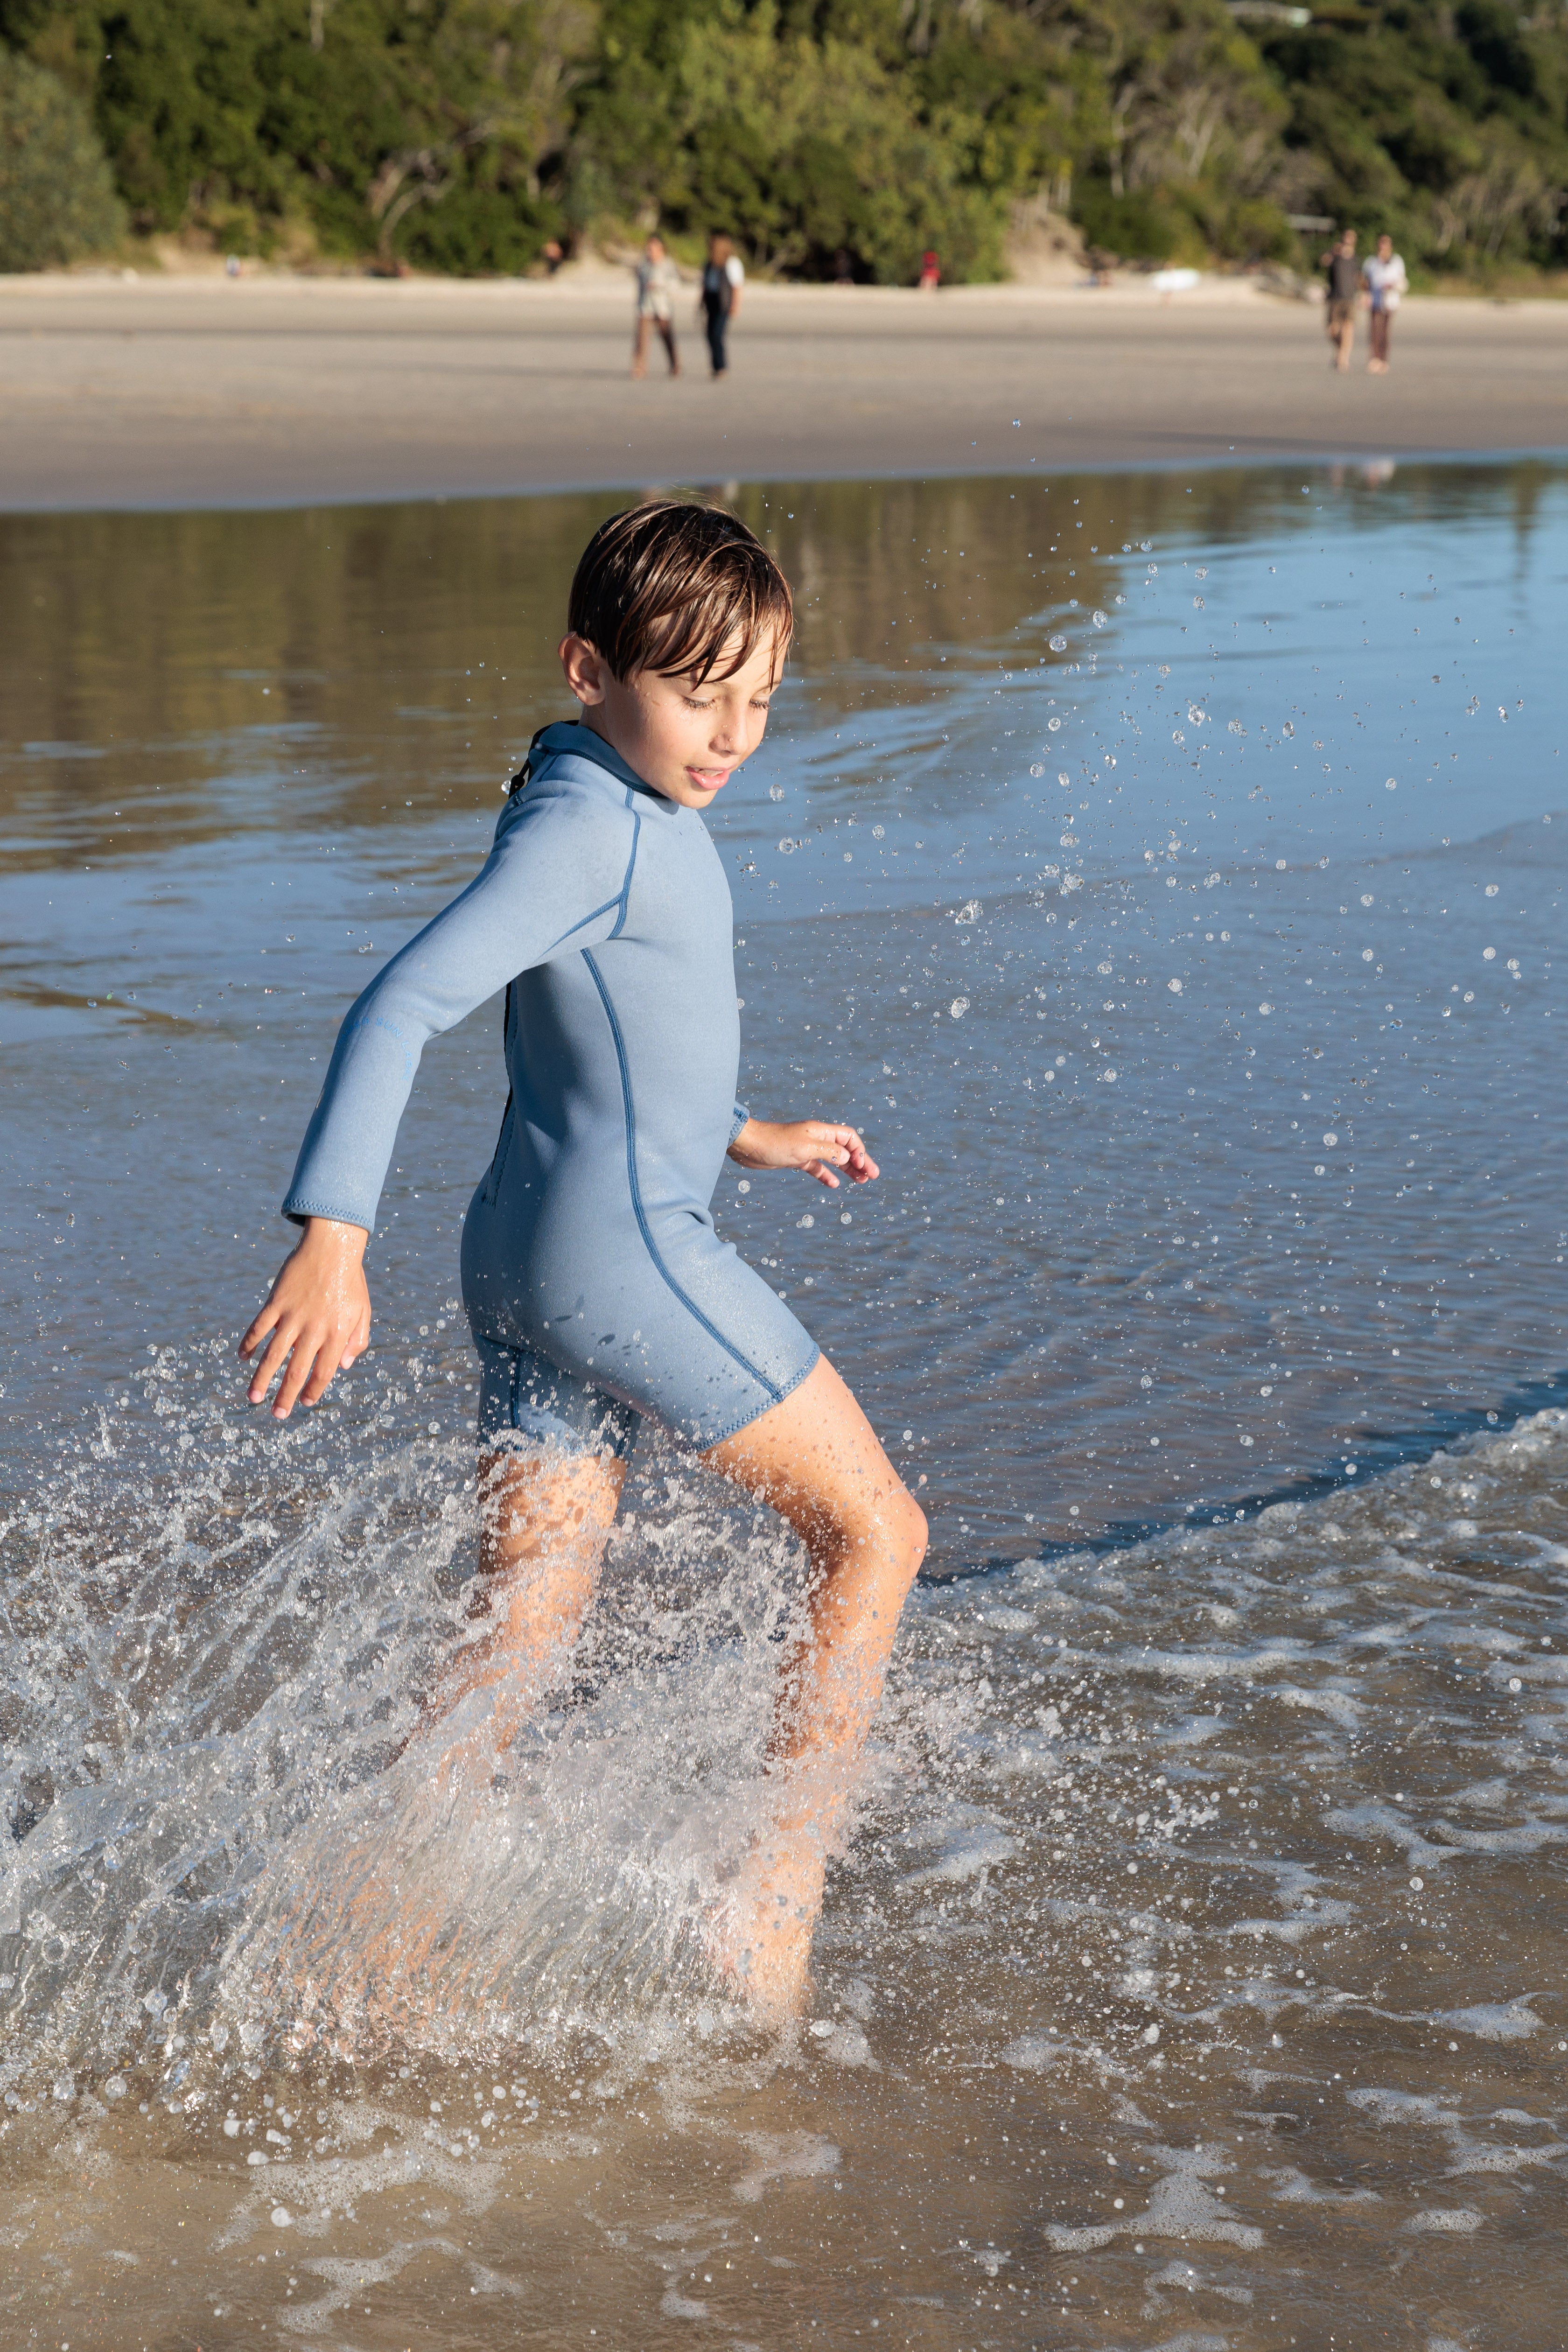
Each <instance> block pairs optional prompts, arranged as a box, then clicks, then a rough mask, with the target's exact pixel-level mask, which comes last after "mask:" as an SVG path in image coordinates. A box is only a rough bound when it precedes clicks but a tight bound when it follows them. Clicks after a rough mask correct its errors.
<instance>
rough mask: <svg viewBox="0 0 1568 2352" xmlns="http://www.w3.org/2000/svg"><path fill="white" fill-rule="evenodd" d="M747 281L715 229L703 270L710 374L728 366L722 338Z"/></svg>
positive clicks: (736, 257) (726, 240)
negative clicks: (711, 364) (710, 363)
mask: <svg viewBox="0 0 1568 2352" xmlns="http://www.w3.org/2000/svg"><path fill="white" fill-rule="evenodd" d="M745 282H746V268H745V264H744V262H742V259H741V257H740V255H739V254H738V253H737V252H736V250H735V248H734V247H733V246H732V245H731V242H730V240H729V238H728V237H727V236H721V234H720V233H719V231H718V230H717V229H716V230H715V231H714V233H713V235H712V236H710V238H709V240H708V259H707V261H706V263H705V264H704V266H703V270H702V323H703V326H704V328H705V329H706V331H707V335H708V356H709V358H710V360H711V361H712V362H713V375H714V380H715V382H717V380H718V378H719V377H720V376H721V375H722V374H724V373H725V371H726V370H727V368H728V366H729V360H728V359H727V357H726V355H725V351H724V338H725V336H726V335H727V334H728V333H729V331H730V321H731V319H738V318H739V317H740V315H741V289H742V287H743V286H744V284H745Z"/></svg>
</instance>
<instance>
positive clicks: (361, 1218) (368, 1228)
mask: <svg viewBox="0 0 1568 2352" xmlns="http://www.w3.org/2000/svg"><path fill="white" fill-rule="evenodd" d="M283 1214H284V1215H285V1216H286V1217H287V1218H288V1220H289V1223H290V1224H291V1225H303V1224H306V1223H309V1221H310V1218H312V1217H331V1220H332V1222H333V1223H334V1224H339V1225H359V1226H361V1227H362V1228H363V1231H364V1232H365V1233H366V1234H369V1235H370V1237H371V1238H372V1239H373V1240H374V1237H375V1219H374V1215H372V1216H367V1215H366V1213H365V1212H364V1211H363V1209H345V1208H344V1207H343V1206H342V1203H341V1202H332V1201H310V1200H306V1199H305V1198H304V1197H303V1196H302V1195H301V1194H300V1193H298V1192H290V1193H289V1198H288V1199H287V1200H286V1201H285V1202H284V1203H283Z"/></svg>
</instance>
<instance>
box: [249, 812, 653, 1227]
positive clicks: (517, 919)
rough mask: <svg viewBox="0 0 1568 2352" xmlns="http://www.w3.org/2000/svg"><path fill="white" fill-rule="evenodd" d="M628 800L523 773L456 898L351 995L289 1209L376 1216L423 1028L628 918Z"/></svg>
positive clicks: (362, 1220) (632, 818)
mask: <svg viewBox="0 0 1568 2352" xmlns="http://www.w3.org/2000/svg"><path fill="white" fill-rule="evenodd" d="M637 832H638V820H637V814H636V813H635V811H633V810H631V809H623V808H620V807H616V806H608V807H606V808H605V812H604V814H603V818H602V820H599V819H597V818H596V820H595V822H594V823H592V824H584V813H583V810H582V807H581V804H580V803H579V804H578V806H577V807H576V808H572V807H570V806H568V805H567V804H565V803H563V802H562V801H560V800H557V799H555V798H554V797H553V796H552V794H551V793H550V791H549V788H548V784H545V785H543V786H542V787H541V786H539V785H531V786H530V787H529V789H528V790H527V791H526V792H524V793H521V794H520V795H519V796H518V798H517V800H516V801H515V802H514V803H512V804H511V805H510V807H508V808H507V809H506V810H505V811H504V812H503V814H502V816H501V820H500V825H499V826H498V828H497V834H496V841H495V846H494V847H493V848H492V850H491V851H490V854H489V857H488V858H487V859H486V861H485V863H484V865H483V866H482V867H481V868H480V870H479V873H478V874H477V875H476V876H475V877H474V879H473V881H472V882H470V883H469V885H468V888H467V889H466V890H465V891H463V893H462V894H461V896H460V897H459V898H454V899H453V901H452V903H451V905H450V906H449V907H447V908H444V909H443V911H442V912H441V913H440V914H439V915H437V917H436V919H435V920H434V922H431V923H427V924H426V927H425V929H423V930H422V931H420V932H419V933H417V935H416V937H415V938H414V939H412V940H409V942H408V944H407V946H406V947H405V948H403V949H402V950H400V951H399V952H398V953H397V954H396V955H395V956H394V957H393V959H392V961H391V962H390V963H389V964H388V965H387V966H386V968H385V970H384V971H382V972H381V973H380V974H379V975H378V976H377V978H376V979H374V981H373V982H371V984H370V986H369V987H368V988H367V989H366V990H365V992H364V994H363V996H361V997H360V998H359V999H358V1000H357V1002H356V1003H354V1004H353V1006H351V1008H350V1010H349V1013H348V1015H347V1018H346V1019H345V1020H344V1022H343V1025H342V1028H341V1029H340V1030H339V1032H338V1040H337V1044H336V1045H335V1046H334V1048H333V1051H332V1058H331V1066H330V1067H329V1069H328V1071H327V1076H326V1083H325V1085H324V1086H323V1087H322V1088H321V1100H320V1101H319V1102H318V1103H317V1105H316V1108H315V1110H314V1112H313V1113H312V1115H311V1118H310V1126H309V1127H308V1128H307V1129H306V1130H305V1139H304V1142H303V1143H302V1144H301V1145H300V1157H299V1160H298V1161H297V1162H296V1165H295V1169H294V1181H293V1182H292V1183H291V1184H290V1185H289V1193H288V1197H287V1199H286V1200H285V1201H284V1203H283V1214H284V1215H285V1216H286V1217H289V1218H290V1219H291V1220H292V1221H293V1223H295V1224H303V1223H304V1222H305V1220H306V1218H307V1217H334V1218H338V1219H340V1220H341V1221H342V1223H344V1224H350V1225H363V1227H364V1229H365V1231H366V1232H367V1233H374V1230H375V1210H376V1203H377V1202H378V1201H379V1199H380V1197H381V1190H382V1186H383V1184H384V1182H385V1181H386V1171H387V1167H388V1165H389V1163H390V1161H391V1159H392V1151H393V1146H394V1144H395V1142H396V1139H397V1127H398V1121H399V1120H400V1119H401V1118H402V1117H403V1111H404V1107H405V1104H406V1102H407V1100H408V1096H409V1090H410V1088H411V1087H412V1086H413V1084H414V1074H415V1072H416V1070H417V1069H418V1067H419V1057H420V1055H421V1054H422V1053H423V1052H424V1049H425V1042H426V1038H428V1037H433V1036H437V1035H439V1034H441V1033H442V1032H443V1031H444V1030H447V1029H451V1028H455V1027H456V1025H457V1024H458V1022H459V1021H461V1020H462V1019H464V1017H465V1016H466V1015H467V1014H468V1013H472V1012H473V1010H474V1009H475V1007H476V1006H477V1005H479V1004H482V1003H484V1002H485V1000H486V998H487V997H489V996H493V995H494V994H495V992H496V991H497V990H498V989H500V988H504V987H505V985H506V983H507V982H508V981H510V980H515V979H516V977H517V975H518V973H519V972H521V971H530V970H531V969H532V967H533V966H534V965H536V964H542V963H548V962H549V961H550V960H551V958H552V956H553V955H556V954H558V953H561V952H563V951H565V952H571V951H574V950H576V949H579V948H584V947H594V946H596V945H598V944H599V942H600V941H602V940H606V939H608V938H609V937H610V936H611V934H612V932H613V931H614V930H615V929H616V925H617V924H618V923H620V922H622V921H624V920H625V916H626V898H627V894H628V892H629V891H630V889H631V884H632V874H633V870H634V867H635V866H636V862H637Z"/></svg>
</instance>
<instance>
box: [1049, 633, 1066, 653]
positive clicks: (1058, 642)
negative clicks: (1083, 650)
mask: <svg viewBox="0 0 1568 2352" xmlns="http://www.w3.org/2000/svg"><path fill="white" fill-rule="evenodd" d="M1050 647H1051V651H1052V653H1054V654H1065V653H1066V651H1067V649H1068V641H1067V639H1066V638H1065V637H1052V638H1051V640H1050Z"/></svg>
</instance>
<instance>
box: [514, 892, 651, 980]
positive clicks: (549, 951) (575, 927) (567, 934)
mask: <svg viewBox="0 0 1568 2352" xmlns="http://www.w3.org/2000/svg"><path fill="white" fill-rule="evenodd" d="M620 903H621V895H620V893H619V892H618V891H617V892H616V896H615V897H614V898H606V899H605V903H604V905H603V906H602V907H595V908H594V911H593V913H592V914H591V915H584V918H583V919H582V921H581V922H580V923H573V924H571V925H570V926H569V927H568V928H567V929H565V930H563V932H562V934H561V939H558V940H552V941H551V942H550V945H549V946H548V947H547V948H546V949H545V950H544V954H543V956H542V958H541V959H540V961H542V962H544V961H548V959H549V958H550V957H551V956H552V955H553V954H554V953H555V950H556V949H557V948H558V947H559V946H560V945H561V941H562V940H569V939H571V938H572V937H573V935H574V933H575V932H577V931H581V930H584V929H586V927H587V925H588V924H590V923H596V922H597V921H598V919H599V917H600V916H601V915H607V914H608V913H609V911H610V908H612V907H618V906H619V905H620ZM623 920H624V915H623ZM619 928H620V926H619V924H617V925H616V929H617V930H618V929H619ZM610 936H611V938H612V939H614V937H615V932H614V931H612V932H611V934H610ZM508 985H509V986H510V982H508Z"/></svg>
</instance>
